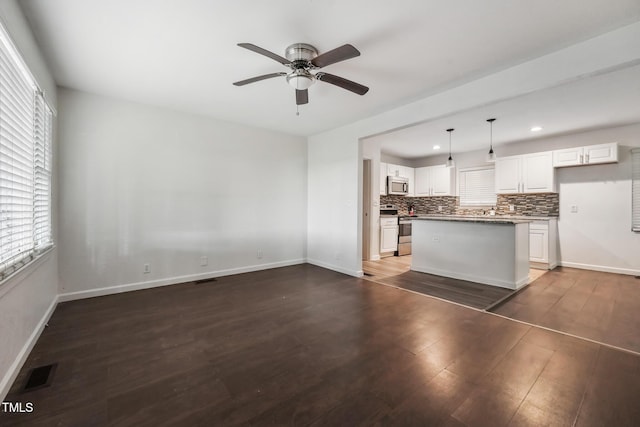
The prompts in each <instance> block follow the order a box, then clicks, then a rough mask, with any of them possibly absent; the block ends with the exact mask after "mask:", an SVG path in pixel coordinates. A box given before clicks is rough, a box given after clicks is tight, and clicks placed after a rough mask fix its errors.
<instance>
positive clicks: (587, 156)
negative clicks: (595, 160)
mask: <svg viewBox="0 0 640 427" xmlns="http://www.w3.org/2000/svg"><path fill="white" fill-rule="evenodd" d="M584 158H585V163H589V155H588V154H585V155H584Z"/></svg>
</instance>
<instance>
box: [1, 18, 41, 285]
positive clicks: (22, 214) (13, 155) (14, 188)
mask: <svg viewBox="0 0 640 427" xmlns="http://www.w3.org/2000/svg"><path fill="white" fill-rule="evenodd" d="M0 30H2V31H0V280H3V279H5V278H6V277H7V276H9V275H10V274H11V273H13V272H15V271H16V270H17V269H18V268H20V267H21V266H23V265H25V264H26V263H27V262H29V261H30V260H31V259H33V257H34V255H35V253H36V250H37V249H44V248H46V247H48V246H51V245H52V242H51V191H50V187H51V136H52V135H51V134H52V132H51V123H52V119H51V110H50V109H49V107H48V106H47V104H46V103H45V101H44V98H43V95H42V94H41V93H39V92H38V90H37V85H36V83H35V81H34V80H33V78H32V77H31V74H30V73H29V72H28V70H27V69H26V67H25V65H24V62H23V61H22V59H21V58H20V56H19V54H18V52H17V50H16V49H15V48H14V46H13V43H11V41H10V40H9V38H8V35H7V33H6V31H4V29H2V28H0Z"/></svg>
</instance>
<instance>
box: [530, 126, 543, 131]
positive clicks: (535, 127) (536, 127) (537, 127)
mask: <svg viewBox="0 0 640 427" xmlns="http://www.w3.org/2000/svg"><path fill="white" fill-rule="evenodd" d="M541 130H542V128H541V127H540V126H534V127H532V128H531V132H540V131H541Z"/></svg>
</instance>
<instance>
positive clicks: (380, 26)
mask: <svg viewBox="0 0 640 427" xmlns="http://www.w3.org/2000/svg"><path fill="white" fill-rule="evenodd" d="M19 3H20V5H21V6H22V8H23V10H24V12H25V14H26V16H27V19H28V20H29V22H30V24H31V26H32V28H33V31H34V33H35V35H36V38H37V40H38V43H39V45H40V46H41V48H42V49H43V51H44V54H45V57H46V58H47V61H48V63H49V65H50V67H51V69H52V71H53V74H54V78H55V79H56V82H57V83H58V84H59V85H61V86H65V87H69V88H73V89H78V90H83V91H87V92H92V93H98V94H103V95H107V96H112V97H117V98H123V99H128V100H132V101H137V102H142V103H146V104H152V105H160V106H165V107H169V108H172V109H177V110H182V111H187V112H194V113H199V114H205V115H210V116H213V117H216V118H219V119H223V120H228V121H233V122H237V123H242V124H246V125H251V126H257V127H262V128H267V129H273V130H278V131H282V132H286V133H291V134H299V135H310V134H314V133H317V132H320V131H323V130H327V129H331V128H334V127H337V126H340V125H343V124H347V123H350V122H353V121H355V120H358V119H360V118H364V117H367V116H370V115H372V114H376V113H380V112H382V111H385V110H388V109H390V108H393V107H397V106H399V105H403V104H405V103H407V102H409V101H412V100H415V99H418V98H421V97H424V96H426V95H428V94H432V93H435V92H437V91H440V90H443V89H444V88H446V87H451V86H454V85H456V84H459V83H461V82H466V81H470V80H473V79H475V78H478V77H481V76H484V75H487V74H490V73H492V72H495V71H497V70H501V69H504V68H507V67H509V66H513V65H516V64H518V63H521V62H523V61H526V60H529V59H532V58H535V57H538V56H540V55H542V54H545V53H549V52H552V51H555V50H558V49H560V48H562V47H566V46H568V45H571V44H574V43H576V42H579V41H582V40H586V39H588V38H591V37H593V36H596V35H598V34H602V33H605V32H608V31H610V30H613V29H615V28H618V27H621V26H624V25H627V24H630V23H632V22H636V21H638V20H640V1H638V0H563V1H561V2H559V1H557V0H538V1H535V2H533V1H525V0H521V1H514V0H483V1H477V0H449V1H443V0H415V1H410V0H396V1H394V2H389V1H388V0H352V1H345V0H342V1H338V0H323V1H320V0H271V1H249V0H239V1H234V2H231V1H211V0H109V1H104V0H55V1H51V0H22V1H19ZM240 42H248V43H254V44H256V45H258V46H260V47H263V48H265V49H268V50H271V51H273V52H275V53H277V54H280V55H284V49H285V47H286V46H288V45H289V44H292V43H296V42H304V43H309V44H312V45H314V46H315V47H316V48H317V49H318V50H319V51H320V53H322V52H324V51H327V50H330V49H333V48H335V47H337V46H340V45H342V44H344V43H351V44H353V45H354V46H356V47H357V48H358V49H359V50H360V52H361V53H362V56H360V57H358V58H354V59H351V60H348V61H345V62H342V63H338V64H334V65H331V66H329V67H327V68H326V69H325V70H326V71H327V72H329V73H332V74H337V75H340V76H343V77H345V78H348V79H351V80H354V81H357V82H359V83H361V84H364V85H366V86H369V87H370V88H371V90H370V91H369V93H368V94H366V95H365V96H362V97H361V96H358V95H355V94H353V93H351V92H347V91H344V90H342V89H340V88H338V87H335V86H332V85H329V84H325V83H321V82H318V83H316V84H315V85H314V86H313V87H311V88H310V90H309V98H310V103H309V104H308V105H306V106H302V107H301V108H300V116H298V117H297V116H296V115H295V111H296V106H295V100H294V99H295V98H294V92H293V89H292V88H290V87H289V86H288V85H287V84H286V82H285V80H284V78H278V79H271V80H265V81H261V82H258V83H254V84H251V85H248V86H244V87H235V86H233V85H232V83H233V82H234V81H237V80H241V79H245V78H249V77H253V76H257V75H261V74H266V73H271V72H277V71H283V70H285V68H284V67H283V66H282V65H280V64H278V63H277V62H275V61H272V60H270V59H268V58H266V57H263V56H261V55H258V54H256V53H253V52H250V51H248V50H245V49H242V48H239V47H237V46H236V44H237V43H240ZM483 118H484V117H483ZM522 120H524V119H522ZM505 121H506V120H505ZM500 126H502V123H501V122H496V127H500ZM456 136H457V135H456Z"/></svg>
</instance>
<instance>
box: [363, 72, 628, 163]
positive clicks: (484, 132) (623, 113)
mask: <svg viewBox="0 0 640 427" xmlns="http://www.w3.org/2000/svg"><path fill="white" fill-rule="evenodd" d="M488 118H496V121H495V122H494V123H493V145H494V148H496V147H498V148H496V152H499V147H500V145H502V144H507V143H513V142H519V141H525V140H529V139H536V138H545V137H549V136H555V135H561V134H567V133H572V132H577V131H585V130H591V129H598V128H605V127H611V126H619V125H625V124H631V123H638V122H640V65H636V66H632V67H629V68H625V69H622V70H616V71H612V72H609V73H607V74H603V75H599V76H595V77H588V78H584V79H582V80H578V81H575V82H572V83H568V84H565V85H563V86H559V87H555V88H551V89H546V90H542V91H539V92H535V93H532V94H529V95H525V96H521V97H518V98H515V99H511V100H507V101H502V102H496V103H494V104H491V105H487V106H484V107H482V108H477V109H474V110H470V111H465V112H462V113H458V114H453V115H451V116H448V117H443V118H438V119H436V120H432V121H428V122H425V123H422V124H419V125H415V126H411V127H408V128H405V129H402V130H398V131H394V132H390V133H387V134H384V135H378V136H375V137H371V138H367V141H368V142H374V143H376V144H377V145H378V146H379V147H380V149H381V151H382V152H383V153H386V154H391V155H393V156H397V157H401V158H407V159H416V158H422V157H428V156H433V155H442V154H443V153H446V152H447V151H448V145H449V135H448V134H447V132H446V129H448V128H454V129H455V130H454V132H453V133H452V135H451V141H452V142H451V152H452V153H461V152H466V151H474V150H482V149H485V150H487V151H488V150H489V134H490V128H489V124H488V123H487V122H486V119H488ZM533 126H540V127H542V128H543V129H542V130H541V131H539V132H531V128H532V127H533ZM436 144H437V145H439V146H440V150H434V149H433V146H434V145H436Z"/></svg>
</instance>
